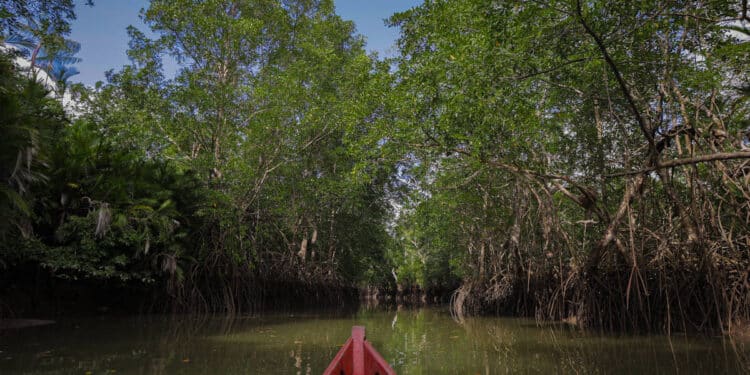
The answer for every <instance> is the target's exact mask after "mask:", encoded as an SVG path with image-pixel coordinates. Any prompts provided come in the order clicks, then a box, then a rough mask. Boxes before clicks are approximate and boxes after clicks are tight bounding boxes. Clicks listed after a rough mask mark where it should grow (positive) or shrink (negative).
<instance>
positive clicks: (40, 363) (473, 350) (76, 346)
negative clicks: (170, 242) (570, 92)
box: [0, 308, 749, 375]
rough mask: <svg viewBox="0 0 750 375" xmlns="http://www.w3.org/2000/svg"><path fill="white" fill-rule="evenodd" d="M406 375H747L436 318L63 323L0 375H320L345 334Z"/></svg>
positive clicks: (5, 335) (692, 351)
mask: <svg viewBox="0 0 750 375" xmlns="http://www.w3.org/2000/svg"><path fill="white" fill-rule="evenodd" d="M355 324H358V325H365V326H366V327H367V337H368V340H370V341H371V342H372V343H373V345H374V346H375V347H376V348H377V349H378V350H379V351H380V352H381V354H383V356H384V357H385V358H386V360H388V361H389V362H390V363H391V364H392V365H393V367H394V369H395V370H396V371H397V372H398V373H399V374H401V375H409V374H503V373H513V374H516V373H522V374H523V373H529V374H537V373H544V374H546V373H581V374H588V373H623V374H624V373H643V374H648V373H683V374H704V373H745V372H747V371H748V363H749V362H748V353H749V352H748V349H749V348H746V345H745V343H738V342H733V341H730V340H726V339H721V338H687V337H672V338H671V340H670V339H669V338H667V337H664V336H611V335H599V334H594V333H587V332H583V331H580V330H576V329H573V328H570V327H568V326H564V325H544V326H539V325H537V324H536V323H535V322H534V321H531V320H524V319H506V318H468V319H466V320H465V321H464V323H463V324H458V323H456V322H454V321H453V320H451V318H450V315H449V314H448V313H447V312H446V311H443V310H440V309H419V310H409V309H390V310H389V309H382V308H380V309H363V310H360V311H359V312H358V313H354V314H352V313H335V312H330V311H327V312H311V313H307V314H274V315H266V316H262V317H240V318H236V319H218V318H195V317H182V318H174V317H172V318H166V317H139V318H129V319H115V318H101V319H85V320H70V321H62V322H60V323H58V324H56V325H52V326H44V327H34V328H28V329H23V330H16V331H4V332H0V373H1V374H35V375H36V374H87V373H90V374H115V373H116V374H187V375H189V374H295V375H296V374H299V375H303V374H304V375H308V374H320V373H322V371H323V369H325V367H326V365H327V364H328V361H330V359H331V358H333V356H334V355H335V354H336V352H337V351H338V348H339V346H340V345H341V344H342V343H343V342H344V341H345V340H346V338H347V337H348V335H349V333H350V329H351V326H352V325H355Z"/></svg>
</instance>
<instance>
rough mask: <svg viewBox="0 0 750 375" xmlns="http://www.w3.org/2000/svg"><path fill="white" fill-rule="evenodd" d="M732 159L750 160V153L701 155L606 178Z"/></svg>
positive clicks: (736, 152)
mask: <svg viewBox="0 0 750 375" xmlns="http://www.w3.org/2000/svg"><path fill="white" fill-rule="evenodd" d="M732 159H750V151H735V152H719V153H715V154H709V155H701V156H696V157H692V158H684V159H674V160H669V161H666V162H660V163H659V165H657V166H652V167H648V168H643V169H640V170H637V171H629V172H621V173H615V174H610V175H607V176H605V177H608V178H611V177H622V176H632V175H637V174H641V173H646V172H651V171H655V170H658V169H663V168H673V167H679V166H683V165H693V164H700V163H706V162H711V161H718V160H732Z"/></svg>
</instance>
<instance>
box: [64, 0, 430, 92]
mask: <svg viewBox="0 0 750 375" xmlns="http://www.w3.org/2000/svg"><path fill="white" fill-rule="evenodd" d="M421 2H422V1H421V0H335V3H336V12H337V13H338V14H339V15H340V16H341V17H342V18H344V19H348V20H353V21H354V22H355V23H356V25H357V31H358V32H359V33H360V34H362V35H364V37H365V39H366V40H367V50H368V51H377V52H378V53H379V54H380V55H381V56H383V55H392V54H393V53H394V48H393V43H394V42H395V40H396V38H397V37H398V30H396V29H391V28H388V27H386V26H385V24H384V22H383V20H384V19H386V18H388V17H389V16H390V15H391V14H393V13H395V12H399V11H403V10H406V9H409V8H411V7H413V6H415V5H418V4H420V3H421ZM83 3H84V1H83V0H77V1H76V13H77V14H78V19H77V20H76V21H75V22H74V23H73V25H72V32H71V35H70V38H71V39H73V40H76V41H78V42H80V43H81V52H80V53H79V54H78V55H79V57H80V58H81V59H83V61H82V62H81V63H79V64H78V65H77V67H78V70H80V71H81V74H79V75H77V76H75V77H73V78H72V80H73V81H76V82H83V83H85V84H87V85H92V84H94V83H95V82H96V81H100V80H104V72H105V71H107V70H109V69H115V70H117V69H119V68H120V67H122V66H123V65H125V64H127V63H128V58H127V56H126V55H125V50H126V49H127V46H128V36H127V33H126V32H125V28H126V27H127V26H128V25H134V26H136V27H138V28H139V29H142V30H145V29H146V27H145V26H144V25H143V24H142V23H141V21H140V19H139V18H138V12H139V11H140V9H141V8H143V7H145V6H146V5H147V4H148V0H96V1H94V4H95V5H94V6H93V7H87V6H84V5H83ZM167 68H169V67H167Z"/></svg>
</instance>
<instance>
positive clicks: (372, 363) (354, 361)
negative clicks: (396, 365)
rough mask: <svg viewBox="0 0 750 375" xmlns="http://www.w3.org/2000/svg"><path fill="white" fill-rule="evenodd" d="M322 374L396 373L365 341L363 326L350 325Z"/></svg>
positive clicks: (392, 374)
mask: <svg viewBox="0 0 750 375" xmlns="http://www.w3.org/2000/svg"><path fill="white" fill-rule="evenodd" d="M323 375H396V372H395V371H393V369H392V368H391V366H389V365H388V362H386V361H385V359H383V357H381V356H380V354H379V353H378V351H377V350H375V348H373V347H372V345H371V344H370V343H369V342H367V341H365V327H361V326H354V327H352V337H350V338H349V339H348V340H346V343H344V346H343V347H341V350H339V352H338V354H336V357H334V358H333V361H331V364H330V365H328V368H327V369H326V371H325V372H324V373H323Z"/></svg>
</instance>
